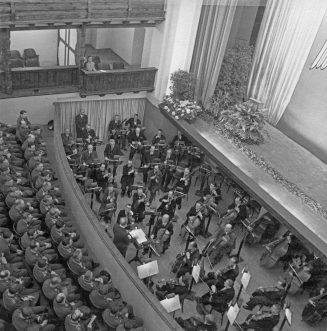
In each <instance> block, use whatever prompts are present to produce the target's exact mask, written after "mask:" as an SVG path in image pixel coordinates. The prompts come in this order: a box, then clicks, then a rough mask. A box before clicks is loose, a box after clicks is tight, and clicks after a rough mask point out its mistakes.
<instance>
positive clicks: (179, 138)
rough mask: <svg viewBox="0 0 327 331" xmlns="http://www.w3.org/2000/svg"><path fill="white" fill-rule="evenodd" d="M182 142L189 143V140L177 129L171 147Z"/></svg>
mask: <svg viewBox="0 0 327 331" xmlns="http://www.w3.org/2000/svg"><path fill="white" fill-rule="evenodd" d="M180 143H182V144H184V145H187V144H188V143H189V140H188V139H187V138H186V137H185V136H184V135H183V134H182V132H181V131H177V135H176V136H175V137H174V138H173V140H172V142H171V147H174V146H176V145H177V144H180Z"/></svg>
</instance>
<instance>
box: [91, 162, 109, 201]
mask: <svg viewBox="0 0 327 331" xmlns="http://www.w3.org/2000/svg"><path fill="white" fill-rule="evenodd" d="M110 175H111V174H110V169H109V172H108V170H106V165H105V164H104V163H101V164H100V167H99V168H98V169H96V170H95V172H94V181H96V182H97V184H98V186H99V187H101V188H102V191H104V190H105V189H106V187H107V185H108V181H109V180H110V177H111V176H110ZM100 193H101V192H100V190H96V191H95V196H96V199H97V201H98V202H99V203H101V201H100Z"/></svg>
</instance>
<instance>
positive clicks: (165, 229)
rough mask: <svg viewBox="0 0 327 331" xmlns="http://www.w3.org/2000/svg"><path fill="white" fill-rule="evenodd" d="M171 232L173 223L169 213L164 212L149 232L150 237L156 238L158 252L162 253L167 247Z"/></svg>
mask: <svg viewBox="0 0 327 331" xmlns="http://www.w3.org/2000/svg"><path fill="white" fill-rule="evenodd" d="M173 233H174V225H173V223H172V222H171V220H170V217H169V215H167V214H165V215H163V216H162V217H159V218H158V219H157V222H156V224H155V225H154V227H153V229H152V234H151V239H156V240H157V249H158V252H160V253H162V254H163V253H164V252H165V251H166V250H167V249H168V247H169V245H170V240H171V237H172V235H173Z"/></svg>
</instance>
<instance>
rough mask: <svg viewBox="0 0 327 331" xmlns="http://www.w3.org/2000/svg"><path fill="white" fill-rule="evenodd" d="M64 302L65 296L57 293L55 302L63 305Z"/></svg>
mask: <svg viewBox="0 0 327 331" xmlns="http://www.w3.org/2000/svg"><path fill="white" fill-rule="evenodd" d="M65 300H66V295H65V294H64V293H58V294H57V296H56V301H57V302H58V303H64V302H65Z"/></svg>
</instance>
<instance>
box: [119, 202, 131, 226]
mask: <svg viewBox="0 0 327 331" xmlns="http://www.w3.org/2000/svg"><path fill="white" fill-rule="evenodd" d="M121 217H125V218H126V219H127V222H128V227H131V226H133V225H134V223H135V218H134V213H133V212H132V205H131V204H130V203H127V204H126V206H125V209H121V210H120V211H119V213H118V216H117V222H118V220H119V219H120V218H121Z"/></svg>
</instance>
